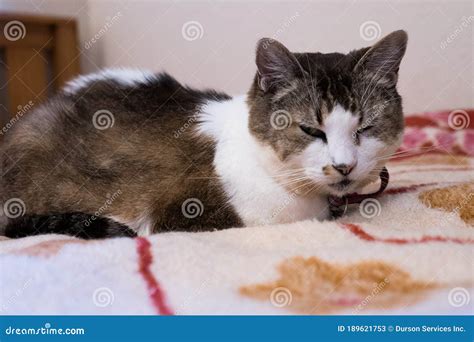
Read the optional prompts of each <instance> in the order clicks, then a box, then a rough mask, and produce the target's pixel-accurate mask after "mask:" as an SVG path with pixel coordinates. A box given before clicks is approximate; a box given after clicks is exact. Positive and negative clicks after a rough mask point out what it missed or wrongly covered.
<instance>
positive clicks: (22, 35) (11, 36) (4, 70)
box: [0, 12, 81, 121]
mask: <svg viewBox="0 0 474 342" xmlns="http://www.w3.org/2000/svg"><path fill="white" fill-rule="evenodd" d="M77 47H78V42H77V26H76V22H75V20H74V19H70V18H57V17H45V16H34V15H21V14H18V15H17V14H12V13H8V14H6V13H1V12H0V93H1V94H0V104H1V106H0V111H1V110H3V112H5V111H6V112H7V113H8V114H6V115H9V116H10V117H13V116H15V115H16V114H17V112H18V110H19V109H21V108H24V107H25V106H27V105H28V104H30V105H31V103H33V106H36V105H37V104H38V103H40V102H41V101H43V100H44V99H45V98H47V97H48V96H49V95H51V93H53V92H54V91H55V90H57V89H58V88H59V87H61V86H62V85H63V84H64V83H65V82H66V81H68V80H69V79H71V78H72V77H74V76H75V75H77V74H79V72H80V67H79V57H80V55H81V52H80V50H79V49H78V48H77ZM5 102H6V103H5ZM19 106H21V107H19ZM1 107H3V108H1ZM4 116H5V113H4ZM3 119H4V121H5V117H4V118H3Z"/></svg>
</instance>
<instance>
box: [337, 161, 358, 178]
mask: <svg viewBox="0 0 474 342" xmlns="http://www.w3.org/2000/svg"><path fill="white" fill-rule="evenodd" d="M355 166H356V163H353V164H332V167H333V168H335V169H336V170H337V172H339V173H340V174H341V175H343V176H347V175H348V174H349V173H351V171H352V170H354V167H355Z"/></svg>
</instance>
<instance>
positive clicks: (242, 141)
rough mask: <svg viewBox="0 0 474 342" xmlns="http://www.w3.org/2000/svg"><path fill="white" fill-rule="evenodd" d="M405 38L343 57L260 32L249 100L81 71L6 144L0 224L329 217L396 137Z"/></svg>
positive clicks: (94, 230)
mask: <svg viewBox="0 0 474 342" xmlns="http://www.w3.org/2000/svg"><path fill="white" fill-rule="evenodd" d="M406 44H407V34H406V33H405V32H404V31H396V32H393V33H391V34H389V35H388V36H386V37H385V38H383V39H381V40H380V41H379V42H377V43H376V44H375V45H373V46H372V47H366V48H362V49H359V50H355V51H352V52H350V53H348V54H341V53H292V52H290V51H289V50H288V49H287V48H286V47H285V46H283V45H282V44H281V43H279V42H277V41H275V40H272V39H268V38H264V39H261V40H260V41H259V42H258V45H257V49H256V67H257V70H256V74H255V77H254V80H253V82H252V84H251V87H250V90H249V91H248V93H247V95H246V96H236V97H231V96H229V95H227V94H225V93H222V92H218V91H214V90H204V91H200V90H196V89H193V88H190V87H187V86H184V85H182V84H180V83H179V82H178V81H176V80H175V79H174V78H173V77H171V76H169V75H168V74H166V73H159V74H153V73H149V72H144V71H138V70H127V69H121V70H104V71H101V72H99V73H96V74H92V75H86V76H81V77H79V78H77V79H75V80H73V81H71V82H70V83H69V84H67V85H66V87H65V88H64V89H63V90H62V91H61V92H60V93H58V94H57V95H56V96H55V97H53V98H52V99H50V100H49V101H47V102H46V103H44V104H42V105H40V106H38V107H37V108H35V109H34V110H33V111H32V112H30V113H29V114H28V115H26V116H25V117H23V118H21V120H18V122H16V123H15V124H14V125H13V127H12V128H11V129H9V130H8V131H7V132H6V133H5V136H4V142H3V144H2V147H1V168H2V169H1V172H2V178H1V185H0V186H1V195H0V196H1V197H0V201H1V203H0V204H1V207H2V209H3V215H2V216H1V219H0V227H1V228H0V232H1V233H3V234H4V235H6V236H10V237H21V236H25V235H33V234H40V233H66V234H72V235H76V236H79V237H83V238H102V237H106V236H134V235H137V234H138V235H146V234H152V233H157V232H166V231H190V232H191V231H192V232H194V231H203V230H214V229H224V228H230V227H243V226H254V225H261V224H275V223H285V222H293V221H297V220H305V219H312V218H316V219H319V220H325V219H328V218H329V216H330V214H329V210H328V202H327V199H328V195H337V196H341V195H344V194H347V193H351V192H355V191H358V190H360V189H361V188H362V187H363V186H365V185H367V184H369V183H370V182H373V181H375V180H376V179H378V174H379V172H380V170H381V169H382V168H383V167H384V164H385V162H386V161H387V159H388V158H389V157H390V155H391V154H392V153H393V152H394V151H395V150H396V149H397V147H398V146H399V144H400V141H401V137H402V133H403V113H402V100H401V97H400V95H399V94H398V93H397V90H396V85H397V78H398V70H399V66H400V62H401V59H402V57H403V55H404V53H405V49H406Z"/></svg>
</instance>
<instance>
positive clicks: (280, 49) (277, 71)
mask: <svg viewBox="0 0 474 342" xmlns="http://www.w3.org/2000/svg"><path fill="white" fill-rule="evenodd" d="M256 64H257V70H258V71H257V77H258V85H259V87H260V89H262V90H263V91H268V90H269V89H272V88H277V87H279V86H285V85H286V84H288V83H291V81H292V80H294V79H295V78H297V77H301V76H303V74H304V71H303V68H302V67H301V65H300V64H299V63H298V61H297V60H296V57H295V56H294V55H293V54H292V53H291V52H290V51H289V50H288V49H287V48H286V47H285V46H284V45H283V44H281V43H279V42H277V41H276V40H274V39H271V38H262V39H260V40H259V41H258V44H257V56H256Z"/></svg>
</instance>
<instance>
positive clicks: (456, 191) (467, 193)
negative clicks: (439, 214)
mask: <svg viewBox="0 0 474 342" xmlns="http://www.w3.org/2000/svg"><path fill="white" fill-rule="evenodd" d="M419 198H420V200H421V202H422V203H423V204H424V205H426V206H428V207H430V208H437V209H442V210H445V211H449V212H450V213H451V214H452V215H459V217H460V218H461V219H462V220H463V221H464V222H466V223H467V224H470V225H474V183H464V184H460V185H455V186H450V187H445V188H438V189H432V190H427V191H423V192H422V193H421V194H420V195H419Z"/></svg>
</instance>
